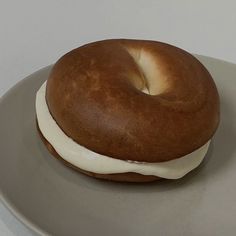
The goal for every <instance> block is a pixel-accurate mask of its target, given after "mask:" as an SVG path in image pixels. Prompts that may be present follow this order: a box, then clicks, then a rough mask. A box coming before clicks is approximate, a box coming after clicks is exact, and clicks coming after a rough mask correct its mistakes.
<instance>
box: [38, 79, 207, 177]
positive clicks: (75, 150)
mask: <svg viewBox="0 0 236 236" xmlns="http://www.w3.org/2000/svg"><path fill="white" fill-rule="evenodd" d="M45 92H46V82H45V83H44V84H43V85H42V86H41V88H40V89H39V91H38V92H37V96H36V114H37V119H38V124H39V128H40V130H41V132H42V134H43V136H44V137H45V138H46V139H47V141H48V142H49V143H50V144H51V145H52V146H53V147H54V149H55V150H56V152H57V153H58V154H59V155H60V156H61V157H62V158H63V159H65V160H66V161H68V162H70V163H71V164H73V165H74V166H77V167H79V168H81V169H83V170H86V171H90V172H94V173H99V174H111V173H125V172H135V173H139V174H143V175H155V176H159V177H162V178H166V179H178V178H181V177H182V176H184V175H185V174H187V173H188V172H190V171H191V170H193V169H194V168H196V167H197V166H198V165H199V164H200V163H201V162H202V160H203V158H204V156H205V154H206V153H207V150H208V147H209V144H210V141H208V142H207V143H206V144H205V145H203V146H202V147H200V148H199V149H197V150H196V151H194V152H192V153H190V154H188V155H186V156H183V157H181V158H178V159H175V160H171V161H166V162H160V163H145V162H135V161H128V160H127V161H124V160H119V159H114V158H111V157H108V156H104V155H101V154H98V153H96V152H93V151H91V150H89V149H87V148H85V147H83V146H81V145H79V144H78V143H76V142H75V141H73V140H72V139H71V138H69V137H68V136H67V135H66V134H65V133H64V132H63V131H62V130H61V129H60V127H59V126H58V125H57V123H56V122H55V120H54V119H53V117H52V116H51V114H50V112H49V110H48V106H47V103H46V99H45Z"/></svg>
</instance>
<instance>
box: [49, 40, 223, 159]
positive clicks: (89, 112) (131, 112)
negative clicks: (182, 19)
mask: <svg viewBox="0 0 236 236" xmlns="http://www.w3.org/2000/svg"><path fill="white" fill-rule="evenodd" d="M46 101H47V105H48V108H49V111H50V113H51V115H52V117H53V118H54V120H55V121H56V122H57V124H58V125H59V127H60V128H61V129H62V130H63V131H64V133H65V134H66V135H67V136H69V137H70V138H72V139H73V140H74V141H75V142H77V143H78V144H80V145H82V146H84V147H86V148H88V149H90V150H92V151H94V152H97V153H99V154H103V155H106V156H109V157H113V158H116V159H121V160H132V161H139V162H163V161H168V160H172V159H176V158H179V157H181V156H184V155H186V154H188V153H191V152H193V151H194V150H196V149H198V148H199V147H201V146H203V145H204V144H205V143H206V142H207V141H208V140H209V139H211V137H212V136H213V134H214V132H215V131H216V129H217V126H218V123H219V96H218V93H217V89H216V86H215V84H214V81H213V79H212V77H211V75H210V74H209V72H208V71H207V70H206V68H205V67H204V66H203V65H202V64H201V63H200V62H199V61H198V60H197V59H196V58H195V57H193V56H192V55H191V54H189V53H187V52H186V51H184V50H182V49H179V48H177V47H174V46H171V45H168V44H165V43H161V42H156V41H147V40H128V39H113V40H104V41H98V42H94V43H90V44H86V45H84V46H82V47H79V48H77V49H75V50H72V51H71V52H69V53H67V54H66V55H64V56H63V57H62V58H60V59H59V60H58V61H57V62H56V64H55V65H54V66H53V69H52V71H51V73H50V76H49V79H48V81H47V88H46Z"/></svg>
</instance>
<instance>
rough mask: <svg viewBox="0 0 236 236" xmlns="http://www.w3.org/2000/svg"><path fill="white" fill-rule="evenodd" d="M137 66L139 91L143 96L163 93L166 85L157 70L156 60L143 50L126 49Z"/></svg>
mask: <svg viewBox="0 0 236 236" xmlns="http://www.w3.org/2000/svg"><path fill="white" fill-rule="evenodd" d="M126 50H127V51H128V53H129V54H130V56H131V57H132V58H133V59H134V61H135V64H136V65H137V66H138V68H139V71H140V74H141V78H140V79H141V80H143V86H142V88H140V89H139V90H140V91H141V92H143V93H145V94H149V95H158V94H161V93H163V92H164V91H165V89H166V84H165V81H164V80H163V78H162V77H163V75H161V71H160V69H159V68H158V61H157V59H156V58H155V57H154V56H153V55H152V54H151V53H150V52H148V51H146V50H144V49H134V48H126Z"/></svg>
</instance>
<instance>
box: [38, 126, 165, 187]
mask: <svg viewBox="0 0 236 236" xmlns="http://www.w3.org/2000/svg"><path fill="white" fill-rule="evenodd" d="M37 129H38V133H39V136H40V138H41V139H42V141H43V143H44V144H45V146H46V147H47V149H48V151H49V152H50V153H51V154H52V155H53V156H54V157H56V158H57V159H58V160H60V161H61V162H62V163H63V164H65V165H66V166H68V167H70V168H72V169H74V170H75V171H78V172H81V173H83V174H86V175H88V176H91V177H94V178H98V179H105V180H112V181H117V182H136V183H143V182H152V181H155V180H159V179H161V178H160V177H157V176H153V175H141V174H137V173H132V172H127V173H119V174H97V173H93V172H89V171H85V170H82V169H80V168H78V167H76V166H74V165H72V164H71V163H69V162H67V161H66V160H64V159H63V158H62V157H61V156H60V155H59V154H58V153H57V152H56V150H55V149H54V148H53V146H52V145H51V144H50V143H49V142H48V141H47V140H46V139H45V137H44V136H43V134H42V132H41V131H40V129H39V126H38V122H37Z"/></svg>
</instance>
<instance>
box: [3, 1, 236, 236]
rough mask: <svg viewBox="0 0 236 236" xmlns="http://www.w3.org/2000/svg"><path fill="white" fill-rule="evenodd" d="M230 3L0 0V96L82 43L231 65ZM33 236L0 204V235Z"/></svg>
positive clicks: (235, 34) (235, 5) (235, 21)
mask: <svg viewBox="0 0 236 236" xmlns="http://www.w3.org/2000/svg"><path fill="white" fill-rule="evenodd" d="M235 10H236V1H234V0H228V1H227V0H225V1H223V0H221V1H220V0H219V1H214V0H212V1H210V0H198V1H194V0H179V1H171V0H169V1H168V0H162V1H158V0H119V1H117V0H97V1H96V0H93V1H92V0H84V1H82V0H68V1H66V0H64V1H63V0H50V1H48V0H47V1H46V0H40V1H35V0H21V1H13V0H0V96H1V95H3V94H4V93H5V92H6V91H7V90H8V89H9V88H10V87H12V86H13V85H14V84H15V83H16V82H18V81H19V80H21V79H23V78H24V77H26V76H27V75H29V74H31V73H32V72H34V71H36V70H38V69H40V68H42V67H44V66H47V65H49V64H51V63H54V62H55V61H56V60H57V59H58V57H60V56H61V55H63V54H64V53H66V52H67V51H69V50H70V49H73V48H75V47H77V46H79V45H81V44H83V43H86V42H90V41H95V40H99V39H104V38H121V37H123V38H143V39H154V40H159V41H165V42H168V43H171V44H174V45H176V46H179V47H182V48H184V49H186V50H188V51H190V52H192V53H197V54H202V55H207V56H211V57H216V58H220V59H224V60H227V61H230V62H234V63H236V43H235V40H236V27H235V25H236V14H235ZM2 235H3V236H5V235H6V236H13V235H14V236H15V235H17V236H18V235H20V236H21V235H23V236H28V235H33V234H32V233H31V231H30V230H28V229H27V228H26V227H25V226H24V225H23V224H21V223H20V222H19V221H18V220H17V219H16V218H15V217H14V216H12V215H11V213H10V212H9V211H8V210H7V209H6V208H5V206H3V205H2V203H0V236H2Z"/></svg>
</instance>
